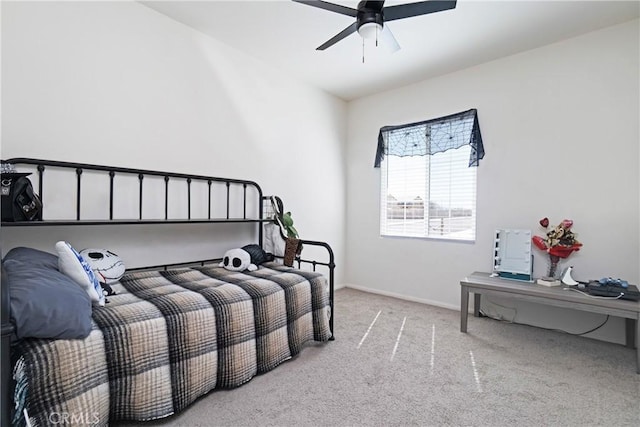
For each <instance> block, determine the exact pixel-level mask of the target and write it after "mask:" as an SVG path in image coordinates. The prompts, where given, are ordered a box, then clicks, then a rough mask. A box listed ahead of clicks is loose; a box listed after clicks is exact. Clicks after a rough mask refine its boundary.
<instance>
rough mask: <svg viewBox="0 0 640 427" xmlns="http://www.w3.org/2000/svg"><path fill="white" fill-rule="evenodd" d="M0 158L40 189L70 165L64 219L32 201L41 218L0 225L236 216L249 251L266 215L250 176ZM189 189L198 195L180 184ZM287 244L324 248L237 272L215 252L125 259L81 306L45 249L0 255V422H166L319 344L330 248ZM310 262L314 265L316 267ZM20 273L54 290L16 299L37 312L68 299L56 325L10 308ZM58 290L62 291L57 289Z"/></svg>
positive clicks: (329, 303)
mask: <svg viewBox="0 0 640 427" xmlns="http://www.w3.org/2000/svg"><path fill="white" fill-rule="evenodd" d="M7 162H9V163H12V164H14V165H16V166H19V167H20V166H21V167H23V168H26V169H29V168H32V170H33V171H34V174H33V175H32V181H34V184H35V185H34V187H35V190H36V192H37V193H38V194H40V195H41V196H42V195H43V193H45V192H46V191H50V189H51V188H54V187H53V186H52V185H49V184H47V183H46V181H45V171H47V173H49V171H51V170H56V171H66V172H70V173H72V174H73V175H74V185H73V191H74V192H75V195H74V199H75V200H76V203H75V212H74V213H73V217H71V218H55V219H52V218H48V217H47V215H46V212H47V210H46V209H47V206H48V203H47V200H46V199H45V201H44V203H43V205H44V209H45V210H44V219H43V220H41V221H31V222H7V223H5V222H3V223H2V226H3V227H5V226H8V227H53V226H60V225H64V226H75V225H87V226H92V225H100V226H105V225H108V226H110V227H127V226H128V225H130V224H153V225H154V226H156V225H157V226H162V225H161V224H190V223H199V224H201V223H216V224H236V225H237V224H242V225H243V226H247V227H250V228H252V229H253V230H254V232H253V234H254V235H255V239H256V242H255V243H256V244H258V245H260V246H262V243H263V242H262V238H263V224H267V223H269V222H270V221H271V219H270V218H267V217H266V216H265V215H264V207H263V206H264V205H263V203H264V201H265V200H266V199H265V197H263V195H262V190H261V189H260V187H259V186H258V185H257V184H256V183H254V182H251V181H243V180H235V179H225V178H217V177H209V176H199V175H188V174H177V173H166V172H158V171H150V170H138V169H128V168H118V167H108V166H99V165H89V164H78V163H67V162H58V161H45V160H37V159H10V160H7ZM87 174H97V175H102V174H104V175H105V177H106V181H105V182H106V183H107V185H106V187H107V188H108V189H107V190H105V191H102V192H101V191H98V192H99V193H101V194H103V195H104V197H105V198H107V199H108V201H107V202H105V203H104V206H108V209H105V210H106V211H107V212H108V213H105V214H103V215H104V216H103V217H95V216H93V217H91V215H90V214H89V215H88V214H86V212H83V209H84V207H85V206H86V204H85V203H83V202H82V200H81V197H82V195H83V194H86V193H85V192H83V191H82V188H83V184H84V185H85V186H86V185H88V184H86V183H85V182H84V181H83V176H86V175H87ZM121 176H126V177H129V178H131V177H132V178H133V182H134V183H135V186H136V194H137V196H138V198H137V201H138V203H136V210H137V217H134V218H131V217H123V216H122V215H120V214H119V213H118V209H119V208H118V203H117V197H118V194H119V192H120V190H119V189H118V185H123V184H122V183H123V182H125V181H127V179H120V178H119V177H121ZM153 179H156V180H158V181H159V182H160V183H161V184H164V189H165V191H164V203H163V205H164V218H162V217H160V218H158V217H153V218H148V217H146V216H145V215H147V212H146V208H145V207H144V203H145V200H147V199H148V197H147V198H145V191H148V187H146V186H145V185H146V182H148V181H152V180H153ZM88 182H90V183H91V182H92V181H88ZM176 182H179V183H184V185H182V184H179V185H178V187H180V188H182V189H184V190H185V192H186V194H183V195H181V196H180V197H175V196H174V195H173V194H174V193H175V191H173V190H172V191H173V192H172V191H170V184H173V185H175V183H176ZM129 184H131V179H129ZM92 185H93V184H92ZM100 185H101V184H100ZM198 185H201V186H202V187H203V188H205V191H196V190H194V189H195V188H197V186H198ZM68 187H69V186H68V185H67V186H66V187H65V188H68ZM234 188H237V190H234ZM218 190H220V191H218ZM85 191H86V189H85ZM93 192H95V191H93V189H92V193H93ZM125 192H126V191H125ZM217 192H218V193H220V194H218V193H217ZM129 194H130V193H129ZM196 194H197V195H198V196H199V197H200V196H201V195H202V194H204V195H205V199H206V202H205V203H203V204H202V206H205V208H204V211H206V212H204V213H203V212H199V213H197V212H195V211H194V209H192V206H197V204H196V203H194V195H196ZM174 200H183V201H186V204H187V206H186V207H185V208H184V209H183V210H184V212H185V214H184V215H183V216H180V215H171V214H170V206H171V204H172V202H173V201H174ZM92 205H95V203H94V202H92ZM216 210H217V211H216ZM216 212H222V214H221V215H216ZM21 229H22V228H19V230H21ZM301 243H302V245H303V246H304V247H305V248H307V247H309V248H316V249H319V250H321V251H324V253H326V259H324V260H319V261H318V260H315V259H314V260H308V259H304V258H302V257H301V256H298V257H297V258H296V265H294V266H285V265H283V264H282V263H281V262H279V260H278V259H277V258H276V260H274V261H270V262H265V263H262V264H261V265H260V266H259V268H258V269H257V270H255V271H248V270H245V271H242V272H237V271H230V270H227V269H225V268H223V267H219V266H218V261H219V260H220V258H219V257H218V258H215V257H214V258H211V259H204V260H188V261H184V262H180V263H175V264H172V265H154V266H151V267H147V266H145V267H139V268H136V269H131V270H127V272H126V273H125V275H124V276H123V277H122V278H120V280H119V281H118V282H116V283H114V284H112V286H111V287H112V288H113V291H115V292H116V293H115V294H114V295H110V296H108V303H107V304H105V305H104V306H99V305H96V304H95V303H94V304H91V302H89V306H88V308H87V303H86V301H87V297H86V294H84V293H82V292H79V291H78V290H80V291H82V289H80V288H79V287H78V286H75V288H74V287H73V286H72V285H68V284H67V283H66V282H65V281H66V279H68V278H67V277H66V275H65V274H63V273H62V272H61V271H59V268H58V267H59V264H58V258H57V255H56V254H54V253H47V252H46V251H41V250H39V249H34V248H29V247H16V248H13V249H11V250H10V251H8V253H6V254H4V253H3V256H4V258H3V271H2V383H1V385H2V417H3V419H2V425H8V423H12V424H14V425H24V424H25V423H26V420H25V414H28V417H29V422H30V423H31V425H51V424H61V423H63V424H71V425H74V424H91V425H108V424H109V423H110V422H113V421H118V420H134V421H145V420H152V419H158V418H163V417H167V416H170V415H172V414H175V413H177V412H179V411H182V410H183V409H185V408H186V407H188V406H189V405H190V404H191V403H192V402H194V401H195V400H196V399H197V398H198V397H200V396H202V395H204V394H206V393H208V392H210V391H212V390H215V389H222V388H233V387H238V386H241V385H243V384H244V383H246V382H248V381H250V380H251V378H253V377H254V376H255V375H258V374H262V373H265V372H268V371H270V370H272V369H274V368H276V367H277V366H279V365H280V364H281V363H283V362H284V361H286V360H288V359H290V358H292V357H294V356H296V355H297V354H299V353H300V352H301V351H303V349H304V347H305V345H309V343H311V342H320V343H323V342H326V341H330V340H333V338H334V337H333V317H334V313H333V272H334V268H335V264H334V260H333V252H332V250H331V247H330V246H329V245H328V244H327V243H324V242H319V241H312V240H302V241H301ZM58 255H60V254H58ZM220 255H221V254H220ZM320 268H322V269H324V270H325V271H323V272H322V273H321V272H319V271H316V269H320ZM323 273H324V274H323ZM30 281H32V282H33V283H32V284H30V285H31V286H32V288H30V289H38V290H39V291H40V290H41V289H43V288H42V283H43V282H45V281H46V286H49V287H51V289H53V290H55V291H56V292H55V293H53V291H52V292H51V293H49V294H47V292H49V291H43V294H44V295H38V296H37V297H34V296H33V295H34V294H30V295H31V296H30V298H33V299H34V300H35V299H41V300H42V301H41V302H40V303H41V305H42V306H43V309H45V310H53V309H52V307H55V305H56V300H57V299H65V304H69V303H70V301H72V299H73V298H78V302H77V303H74V304H75V305H74V307H77V308H76V309H74V310H64V311H63V312H62V313H61V314H59V316H62V317H64V316H66V317H65V318H64V319H63V321H61V322H59V323H60V325H56V322H55V321H53V322H43V324H41V325H36V326H34V325H29V322H33V321H34V320H33V319H35V318H36V317H37V316H36V315H31V316H30V315H29V314H28V313H26V312H28V310H27V309H20V310H14V311H15V312H14V313H12V312H11V308H12V307H15V304H13V303H15V300H16V298H17V297H16V295H17V293H18V292H19V291H17V290H16V289H17V286H18V287H19V286H20V285H24V286H27V285H26V284H28V283H29V282H30ZM58 281H59V282H58ZM54 286H55V287H54ZM64 286H67V287H65V288H64V289H65V292H67V288H68V292H69V293H68V295H67V294H63V293H62V292H60V290H61V289H63V287H64ZM10 290H11V291H10ZM11 292H13V294H12V293H11ZM81 294H82V295H81ZM12 298H13V299H12ZM83 298H84V299H83ZM12 304H13V305H12ZM33 305H37V304H36V303H34V304H33ZM25 310H26V311H25ZM87 312H88V313H89V315H87ZM50 314H51V313H49V315H50ZM70 325H72V326H77V327H76V328H75V330H74V327H71V326H70ZM78 325H81V326H78ZM56 327H58V329H55V328H56ZM29 328H31V329H32V330H33V331H35V332H31V333H30V329H29ZM47 329H51V330H47ZM40 335H42V336H40ZM10 414H11V417H9V415H10Z"/></svg>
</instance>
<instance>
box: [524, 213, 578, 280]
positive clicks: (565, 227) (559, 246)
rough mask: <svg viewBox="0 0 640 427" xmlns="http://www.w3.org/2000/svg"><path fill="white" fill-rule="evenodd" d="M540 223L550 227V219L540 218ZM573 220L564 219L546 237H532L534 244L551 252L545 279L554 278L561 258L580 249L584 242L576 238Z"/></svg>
mask: <svg viewBox="0 0 640 427" xmlns="http://www.w3.org/2000/svg"><path fill="white" fill-rule="evenodd" d="M540 225H541V226H542V227H544V228H548V227H549V219H548V218H543V219H541V220H540ZM572 226H573V221H572V220H570V219H565V220H563V221H562V222H561V223H560V224H558V225H557V226H556V227H555V228H553V229H551V230H549V231H548V232H547V235H546V237H541V236H533V237H532V238H531V240H532V242H533V244H534V245H535V246H536V247H537V248H538V249H541V250H543V251H546V252H547V253H548V254H549V271H548V273H547V277H543V279H545V280H554V279H555V276H556V270H557V268H558V262H559V261H560V259H561V258H567V257H568V256H569V255H571V254H572V253H573V251H579V250H580V247H581V246H582V243H580V242H578V240H576V235H575V233H574V232H573V231H571V227H572Z"/></svg>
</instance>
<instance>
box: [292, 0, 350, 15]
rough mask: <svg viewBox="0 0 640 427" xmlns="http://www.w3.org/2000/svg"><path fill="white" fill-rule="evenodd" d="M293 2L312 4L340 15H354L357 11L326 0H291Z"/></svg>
mask: <svg viewBox="0 0 640 427" xmlns="http://www.w3.org/2000/svg"><path fill="white" fill-rule="evenodd" d="M293 1H294V2H295V3H302V4H306V5H307V6H313V7H317V8H320V9H324V10H328V11H329V12H335V13H339V14H341V15H347V16H352V17H354V18H355V17H356V15H357V14H358V11H357V10H356V9H352V8H350V7H346V6H341V5H339V4H333V3H329V2H326V1H320V0H293Z"/></svg>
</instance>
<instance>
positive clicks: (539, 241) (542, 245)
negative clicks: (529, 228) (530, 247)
mask: <svg viewBox="0 0 640 427" xmlns="http://www.w3.org/2000/svg"><path fill="white" fill-rule="evenodd" d="M531 241H532V242H533V244H534V245H536V247H537V248H538V249H541V250H543V251H545V250H547V249H548V248H547V242H545V241H544V239H543V238H542V237H540V236H533V237H532V238H531Z"/></svg>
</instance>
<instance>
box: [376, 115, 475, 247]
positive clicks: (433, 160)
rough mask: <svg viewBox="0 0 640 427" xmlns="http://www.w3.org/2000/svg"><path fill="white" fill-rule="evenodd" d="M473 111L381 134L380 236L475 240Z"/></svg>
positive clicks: (392, 128) (389, 129)
mask: <svg viewBox="0 0 640 427" xmlns="http://www.w3.org/2000/svg"><path fill="white" fill-rule="evenodd" d="M482 157H484V148H483V146H482V137H481V135H480V129H479V125H478V121H477V114H476V110H469V111H465V112H463V113H458V114H454V115H451V116H447V117H441V118H438V119H434V120H428V121H426V122H420V123H412V124H408V125H400V126H386V127H384V128H382V129H381V130H380V136H379V140H378V153H377V156H376V166H379V167H380V168H381V174H380V176H381V185H380V188H381V197H380V234H381V235H383V236H404V237H428V238H439V239H453V240H464V241H474V240H475V235H476V167H475V166H477V165H478V162H479V160H480V159H481V158H482Z"/></svg>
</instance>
